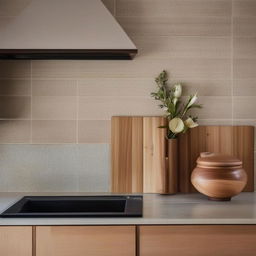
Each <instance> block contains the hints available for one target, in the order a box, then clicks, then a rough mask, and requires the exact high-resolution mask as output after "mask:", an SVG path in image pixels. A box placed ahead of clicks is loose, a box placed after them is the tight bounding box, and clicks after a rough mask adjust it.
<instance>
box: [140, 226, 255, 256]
mask: <svg viewBox="0 0 256 256" xmlns="http://www.w3.org/2000/svg"><path fill="white" fill-rule="evenodd" d="M139 233H140V246H139V248H140V256H155V255H157V256H170V255H171V256H206V255H207V256H216V255H218V256H241V255H243V256H252V255H256V226H254V225H187V226H179V225H177V226H142V227H140V229H139Z"/></svg>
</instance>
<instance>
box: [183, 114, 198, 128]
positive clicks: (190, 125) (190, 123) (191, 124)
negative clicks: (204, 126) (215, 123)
mask: <svg viewBox="0 0 256 256" xmlns="http://www.w3.org/2000/svg"><path fill="white" fill-rule="evenodd" d="M184 123H185V125H186V126H187V127H188V128H195V127H197V126H198V123H196V122H194V121H193V119H192V118H191V117H189V118H188V119H187V120H186V121H185V122H184Z"/></svg>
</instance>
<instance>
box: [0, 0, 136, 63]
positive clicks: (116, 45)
mask: <svg viewBox="0 0 256 256" xmlns="http://www.w3.org/2000/svg"><path fill="white" fill-rule="evenodd" d="M136 53H137V48H136V46H135V45H134V44H133V42H132V41H131V39H130V38H129V37H128V36H127V34H126V33H125V32H124V30H123V29H122V28H121V26H120V25H119V24H118V23H117V21H116V20H115V19H114V17H113V16H112V15H111V13H110V12H109V11H108V9H107V8H106V7H105V6H104V4H103V3H102V2H101V0H31V1H28V4H27V5H26V6H25V7H24V8H23V9H22V10H21V11H20V12H19V13H18V14H17V15H16V16H14V17H3V18H0V59H132V58H133V57H134V56H135V55H136Z"/></svg>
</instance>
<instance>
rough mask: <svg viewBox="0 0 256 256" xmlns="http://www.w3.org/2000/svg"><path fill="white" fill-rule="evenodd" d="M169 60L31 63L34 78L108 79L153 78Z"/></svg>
mask: <svg viewBox="0 0 256 256" xmlns="http://www.w3.org/2000/svg"><path fill="white" fill-rule="evenodd" d="M168 63H169V60H155V61H148V60H137V59H135V60H133V61H116V60H115V61H99V60H98V61H93V60H89V61H75V62H73V61H36V62H34V63H33V76H34V77H35V78H40V79H41V78H44V79H45V78H73V79H78V78H79V79H80V78H88V77H95V78H99V77H100V78H108V77H127V78H131V77H136V78H138V77H150V78H151V77H153V78H154V76H155V75H156V74H157V73H158V70H163V69H164V68H166V66H168Z"/></svg>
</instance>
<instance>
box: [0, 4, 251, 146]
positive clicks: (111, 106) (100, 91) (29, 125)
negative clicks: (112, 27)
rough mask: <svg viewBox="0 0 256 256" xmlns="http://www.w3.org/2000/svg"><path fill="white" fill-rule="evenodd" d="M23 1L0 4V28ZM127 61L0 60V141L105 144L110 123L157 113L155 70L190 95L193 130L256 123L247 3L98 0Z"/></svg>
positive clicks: (249, 9)
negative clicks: (127, 43)
mask: <svg viewBox="0 0 256 256" xmlns="http://www.w3.org/2000/svg"><path fill="white" fill-rule="evenodd" d="M30 1H31V0H8V1H5V0H0V24H1V23H2V24H3V25H4V22H5V19H6V18H7V19H8V17H9V16H15V15H17V14H18V13H19V12H20V11H22V9H23V8H26V5H27V4H29V2H30ZM104 3H105V4H106V6H107V7H108V8H109V10H110V11H111V12H112V14H113V15H114V16H115V17H116V19H117V21H118V22H119V23H120V24H121V25H122V27H123V28H124V29H125V31H126V32H127V33H128V35H129V36H130V37H131V38H132V40H133V41H134V43H135V44H136V46H137V47H138V49H139V54H138V56H137V57H136V58H135V59H134V60H132V61H106V60H105V61H58V60H57V61H56V60H45V61H36V60H35V61H0V143H1V144H6V143H7V144H9V143H11V144H62V143H63V144H66V143H71V144H73V143H76V144H79V143H109V138H110V118H111V116H113V115H161V114H162V112H161V111H160V110H159V109H158V108H157V103H156V102H155V101H154V100H153V99H151V98H150V96H149V94H150V92H151V91H153V90H154V89H155V84H154V77H155V76H156V75H157V74H158V73H159V72H160V71H162V70H163V69H166V70H168V71H169V73H170V80H171V82H177V81H179V82H182V83H183V84H184V87H185V93H186V94H187V95H188V94H189V93H192V92H194V91H198V94H199V97H200V102H201V103H202V104H203V105H204V108H203V110H201V111H200V112H199V113H198V115H199V118H200V123H201V124H252V125H255V124H256V121H255V120H256V111H255V109H256V82H255V81H256V1H255V0H157V1H156V0H105V1H104Z"/></svg>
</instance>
